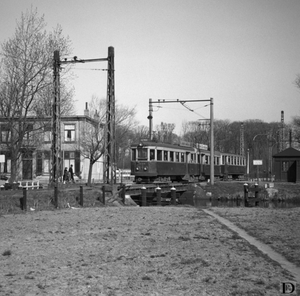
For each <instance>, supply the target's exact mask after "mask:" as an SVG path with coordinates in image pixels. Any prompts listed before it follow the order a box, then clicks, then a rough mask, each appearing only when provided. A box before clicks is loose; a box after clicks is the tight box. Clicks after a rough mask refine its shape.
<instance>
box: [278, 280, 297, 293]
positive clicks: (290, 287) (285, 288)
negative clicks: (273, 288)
mask: <svg viewBox="0 0 300 296" xmlns="http://www.w3.org/2000/svg"><path fill="white" fill-rule="evenodd" d="M281 287H282V294H286V295H287V294H289V295H291V294H296V283H291V282H283V283H281Z"/></svg>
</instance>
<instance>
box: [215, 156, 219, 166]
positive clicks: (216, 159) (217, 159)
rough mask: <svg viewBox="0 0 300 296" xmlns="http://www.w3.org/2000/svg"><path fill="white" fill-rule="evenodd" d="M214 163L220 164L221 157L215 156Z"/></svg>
mask: <svg viewBox="0 0 300 296" xmlns="http://www.w3.org/2000/svg"><path fill="white" fill-rule="evenodd" d="M214 164H215V165H219V157H215V159H214Z"/></svg>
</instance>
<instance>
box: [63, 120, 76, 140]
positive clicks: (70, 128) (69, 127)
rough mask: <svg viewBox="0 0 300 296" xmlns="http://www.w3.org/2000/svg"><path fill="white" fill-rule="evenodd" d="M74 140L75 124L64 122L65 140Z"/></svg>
mask: <svg viewBox="0 0 300 296" xmlns="http://www.w3.org/2000/svg"><path fill="white" fill-rule="evenodd" d="M74 141H75V124H65V142H74Z"/></svg>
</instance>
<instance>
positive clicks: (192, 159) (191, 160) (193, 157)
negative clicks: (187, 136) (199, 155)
mask: <svg viewBox="0 0 300 296" xmlns="http://www.w3.org/2000/svg"><path fill="white" fill-rule="evenodd" d="M190 162H195V153H191V159H190Z"/></svg>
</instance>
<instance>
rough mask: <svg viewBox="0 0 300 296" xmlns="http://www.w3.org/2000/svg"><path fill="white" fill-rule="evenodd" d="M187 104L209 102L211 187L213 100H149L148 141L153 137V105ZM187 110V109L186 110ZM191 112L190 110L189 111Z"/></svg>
mask: <svg viewBox="0 0 300 296" xmlns="http://www.w3.org/2000/svg"><path fill="white" fill-rule="evenodd" d="M189 102H193V103H195V102H210V183H211V185H214V180H215V168H214V162H215V161H214V159H215V155H214V151H215V147H214V108H213V107H214V103H213V98H210V99H209V100H157V101H152V99H149V116H148V119H149V138H150V140H151V139H152V137H153V135H152V134H153V130H152V129H153V121H152V120H153V116H152V114H153V104H161V103H180V104H182V105H184V104H185V103H189ZM188 109H189V108H188ZM191 111H192V110H191Z"/></svg>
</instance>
